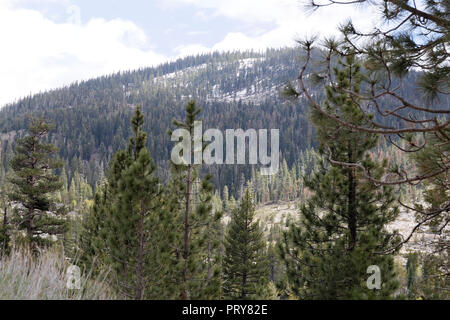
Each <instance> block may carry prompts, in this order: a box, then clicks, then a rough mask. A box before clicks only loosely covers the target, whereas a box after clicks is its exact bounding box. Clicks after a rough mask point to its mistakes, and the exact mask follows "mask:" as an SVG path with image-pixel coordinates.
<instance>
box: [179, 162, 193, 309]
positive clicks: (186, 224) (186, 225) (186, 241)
mask: <svg viewBox="0 0 450 320" xmlns="http://www.w3.org/2000/svg"><path fill="white" fill-rule="evenodd" d="M190 200H191V166H190V165H188V170H187V179H186V211H185V215H184V252H183V258H184V268H183V287H182V292H181V299H182V300H187V299H188V295H187V280H188V275H187V271H188V270H187V269H188V265H187V261H188V258H189V232H190V225H189V215H190Z"/></svg>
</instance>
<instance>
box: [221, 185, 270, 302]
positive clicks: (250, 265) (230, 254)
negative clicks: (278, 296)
mask: <svg viewBox="0 0 450 320" xmlns="http://www.w3.org/2000/svg"><path fill="white" fill-rule="evenodd" d="M223 264H224V265H223V272H224V294H225V297H226V298H229V299H258V298H262V297H261V295H262V294H264V293H265V292H264V291H265V290H266V289H268V277H269V268H268V259H267V252H266V245H265V243H264V240H263V234H262V231H261V230H260V227H259V222H258V221H256V220H255V205H254V201H253V199H252V195H251V191H250V190H249V189H248V188H247V189H246V191H245V193H244V195H243V197H242V199H241V201H240V204H239V207H238V208H237V209H235V210H234V211H233V214H232V216H231V222H230V225H229V226H228V232H227V235H226V238H225V257H224V261H223Z"/></svg>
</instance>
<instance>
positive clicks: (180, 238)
mask: <svg viewBox="0 0 450 320" xmlns="http://www.w3.org/2000/svg"><path fill="white" fill-rule="evenodd" d="M200 112H201V109H200V108H197V107H196V104H195V102H194V101H190V102H188V104H187V105H186V118H185V120H184V121H178V120H174V125H175V126H176V127H177V128H178V129H181V130H184V132H185V133H186V135H185V136H184V137H183V139H189V141H183V142H185V143H187V144H188V145H189V146H194V147H195V146H196V145H198V144H200V150H196V152H199V151H200V152H202V150H203V148H204V143H203V137H200V140H201V141H194V137H195V135H194V126H195V122H196V121H199V120H198V115H199V113H200ZM168 133H169V135H170V136H171V135H172V131H170V130H169V132H168ZM183 152H189V153H191V152H192V150H191V149H189V150H188V151H186V150H183ZM179 156H180V158H183V157H184V156H187V154H184V153H181V152H180V154H179ZM172 160H173V159H172ZM199 166H200V164H195V163H190V162H187V163H184V162H181V163H179V164H177V163H175V162H174V161H171V175H170V180H169V185H168V187H167V191H168V196H167V201H168V203H169V207H170V209H169V210H170V212H171V213H172V215H173V221H174V226H173V227H174V230H175V233H176V237H177V239H176V245H175V252H174V260H175V261H174V264H175V268H174V271H173V272H174V279H175V281H176V283H177V284H178V288H179V289H178V290H179V296H178V298H180V299H183V300H186V299H211V298H219V295H220V265H219V261H220V259H218V258H217V253H218V251H217V250H216V249H217V246H218V243H217V241H212V239H210V234H208V233H210V232H211V231H212V230H213V229H215V230H217V224H218V223H220V221H219V220H220V217H221V211H216V212H214V210H213V206H212V196H213V187H212V184H211V178H212V177H211V175H206V176H205V177H204V178H203V179H200V177H199V174H198V170H199ZM213 252H214V256H215V257H213V256H212V253H213Z"/></svg>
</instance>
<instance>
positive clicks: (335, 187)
mask: <svg viewBox="0 0 450 320" xmlns="http://www.w3.org/2000/svg"><path fill="white" fill-rule="evenodd" d="M341 64H342V66H343V69H341V70H340V71H339V72H336V73H337V74H338V79H337V81H338V86H337V87H332V86H329V87H327V90H326V98H327V99H326V101H325V103H324V108H325V109H326V110H327V111H328V112H332V113H333V114H335V115H337V116H339V117H340V118H342V119H345V120H349V121H350V120H351V121H353V122H358V123H361V124H367V121H368V120H367V119H366V118H365V117H364V115H363V114H362V111H361V110H360V109H359V105H358V101H357V100H354V99H352V97H351V96H349V95H347V94H346V90H348V89H351V90H354V91H356V92H357V91H358V90H359V85H360V82H361V77H362V76H361V74H360V71H359V70H360V67H359V64H358V63H357V62H356V61H355V60H354V58H353V57H352V56H348V57H347V59H346V61H345V62H341ZM312 120H313V122H314V124H315V125H316V128H317V135H318V140H319V142H320V146H319V151H320V153H321V154H322V155H323V158H324V160H323V161H322V162H321V165H320V168H319V169H318V171H317V172H316V173H315V174H313V175H312V177H311V178H310V179H305V185H306V187H308V188H309V189H310V190H311V191H313V195H312V196H311V198H310V199H309V200H308V201H307V203H306V204H303V205H302V206H301V210H300V220H299V221H298V222H297V223H294V224H291V226H290V229H289V231H288V232H286V233H285V234H284V236H283V241H282V242H281V243H280V249H281V253H282V256H283V259H284V261H285V264H286V269H287V276H288V280H289V286H290V289H291V290H292V292H293V294H294V295H295V296H297V297H299V298H303V299H305V298H306V299H354V298H387V297H389V296H390V295H392V294H393V292H394V290H395V289H396V285H397V283H396V280H395V274H394V271H393V270H394V268H393V266H394V261H393V257H392V255H383V254H382V253H383V252H384V251H385V250H387V249H390V248H391V247H392V246H394V244H395V243H396V241H398V239H397V237H396V236H395V233H394V234H390V233H388V232H387V231H386V229H385V227H386V225H387V224H388V223H390V222H392V221H393V220H394V219H395V218H396V217H397V215H398V209H397V208H396V207H395V206H394V204H393V202H394V200H395V198H394V196H393V193H392V190H391V188H390V187H387V186H384V187H382V188H380V187H378V186H376V185H374V184H373V183H372V182H370V181H369V180H368V179H367V178H366V177H365V176H364V175H362V174H361V172H359V171H357V169H356V168H355V167H354V166H352V164H357V163H362V164H363V165H364V166H366V167H367V168H370V170H371V174H372V175H373V176H376V177H380V176H382V175H383V173H384V168H383V166H381V165H380V164H378V163H376V162H375V161H373V160H372V159H370V157H369V156H368V155H367V151H368V150H370V149H371V148H373V147H374V146H375V145H376V142H377V136H376V135H373V134H369V133H361V132H353V131H351V130H348V129H346V128H343V127H341V126H339V124H337V123H336V122H333V121H332V120H330V119H329V118H327V117H325V116H323V115H322V114H320V113H319V112H314V111H313V114H312ZM339 163H346V164H350V165H347V166H341V165H339ZM370 265H376V266H378V267H379V268H380V270H381V280H382V286H381V289H380V290H369V289H368V288H367V286H366V280H367V278H368V277H369V275H368V274H367V273H366V272H367V268H368V267H369V266H370Z"/></svg>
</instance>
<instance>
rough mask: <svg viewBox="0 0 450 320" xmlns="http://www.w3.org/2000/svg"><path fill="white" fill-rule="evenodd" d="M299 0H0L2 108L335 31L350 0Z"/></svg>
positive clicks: (353, 12) (348, 13) (352, 13)
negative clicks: (187, 59)
mask: <svg viewBox="0 0 450 320" xmlns="http://www.w3.org/2000/svg"><path fill="white" fill-rule="evenodd" d="M303 1H305V0H0V43H1V45H0V107H1V106H3V105H4V104H6V103H8V102H12V101H15V100H16V99H18V98H20V97H23V96H26V95H28V94H30V93H37V92H39V91H41V90H42V91H43V90H48V89H52V88H57V87H61V86H63V85H66V84H70V83H72V82H74V81H76V80H84V79H89V78H92V77H96V76H100V75H104V74H110V73H113V72H117V71H120V70H128V69H136V68H139V67H146V66H152V65H157V64H159V63H161V62H164V61H167V60H171V59H174V58H177V57H182V56H186V55H190V54H196V53H201V52H209V51H213V50H219V51H223V50H235V49H256V50H264V49H265V48H268V47H284V46H293V45H294V44H295V42H294V40H295V39H297V38H301V37H303V36H305V35H313V34H321V35H330V34H333V33H334V34H335V33H336V27H337V26H338V25H339V23H342V22H344V21H346V20H347V19H348V18H349V17H351V18H352V19H353V21H355V23H358V24H359V25H361V24H362V25H368V24H369V23H370V24H372V23H374V22H375V21H376V17H375V16H374V13H373V12H372V13H371V12H370V11H368V10H367V9H365V10H363V9H356V8H355V7H353V6H333V7H329V8H323V9H321V10H319V11H316V12H314V13H313V14H307V13H305V8H304V2H303Z"/></svg>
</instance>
